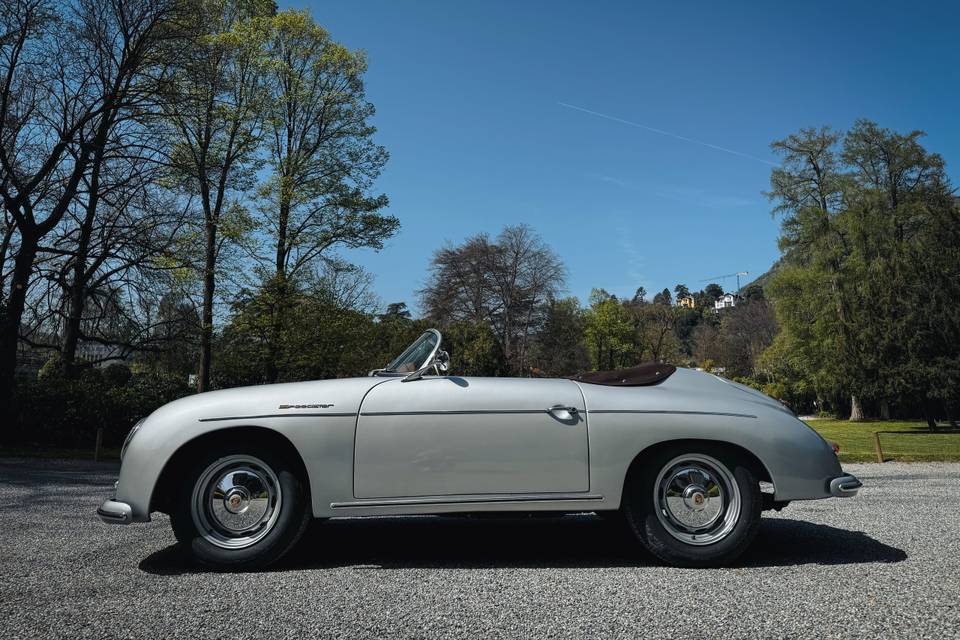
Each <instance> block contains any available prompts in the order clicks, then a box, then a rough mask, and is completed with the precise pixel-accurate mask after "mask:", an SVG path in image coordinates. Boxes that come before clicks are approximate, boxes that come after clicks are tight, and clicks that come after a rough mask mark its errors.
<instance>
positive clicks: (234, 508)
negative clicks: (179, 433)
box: [170, 443, 310, 570]
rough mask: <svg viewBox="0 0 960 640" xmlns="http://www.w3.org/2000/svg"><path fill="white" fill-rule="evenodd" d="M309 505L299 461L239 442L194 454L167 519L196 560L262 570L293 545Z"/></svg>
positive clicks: (302, 529) (302, 528)
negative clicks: (300, 473) (209, 451)
mask: <svg viewBox="0 0 960 640" xmlns="http://www.w3.org/2000/svg"><path fill="white" fill-rule="evenodd" d="M251 451H256V453H255V454H254V453H251ZM307 504H308V503H307V490H306V486H305V484H304V482H303V480H302V479H301V478H300V476H299V474H298V472H297V465H295V464H293V463H292V462H291V461H290V460H289V459H288V458H287V457H286V456H283V455H281V454H278V453H276V452H274V451H271V450H268V449H264V447H263V446H262V445H261V446H256V445H255V444H253V443H248V444H246V445H244V444H239V445H235V446H231V447H224V448H222V449H220V450H219V451H216V452H211V453H208V454H205V455H203V454H201V455H197V456H194V457H193V459H192V460H191V461H190V462H189V463H188V464H187V465H186V467H185V473H183V474H182V476H181V481H180V484H179V487H178V490H177V491H176V496H175V498H174V508H173V509H171V513H170V520H171V524H172V526H173V532H174V534H175V535H176V537H177V540H178V541H179V542H180V543H181V545H183V547H184V548H185V549H187V550H188V551H189V553H190V555H191V556H192V557H193V558H194V559H195V560H196V561H198V562H199V563H201V564H203V565H206V566H209V567H213V568H216V569H241V570H247V569H261V568H263V567H266V566H267V565H269V564H271V563H273V562H276V561H277V560H279V559H280V558H281V557H282V556H283V555H284V554H285V553H286V552H287V551H289V550H290V549H291V548H292V547H293V546H294V545H295V544H296V542H297V540H298V539H299V538H300V536H301V535H302V534H303V531H304V529H305V528H306V526H307V523H308V522H309V519H310V512H309V509H308V508H307Z"/></svg>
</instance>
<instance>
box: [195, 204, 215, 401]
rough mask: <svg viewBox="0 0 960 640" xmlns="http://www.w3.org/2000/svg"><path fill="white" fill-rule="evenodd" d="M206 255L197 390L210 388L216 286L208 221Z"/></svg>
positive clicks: (212, 237)
mask: <svg viewBox="0 0 960 640" xmlns="http://www.w3.org/2000/svg"><path fill="white" fill-rule="evenodd" d="M204 230H205V232H206V241H207V242H206V250H205V252H206V255H205V256H204V257H205V264H204V269H203V305H202V309H201V312H200V370H199V371H198V373H197V391H198V392H200V393H203V392H204V391H209V390H210V363H211V354H212V343H213V294H214V289H215V287H216V273H215V270H216V261H217V226H216V224H215V223H213V222H212V221H208V222H207V223H206V225H205V227H204Z"/></svg>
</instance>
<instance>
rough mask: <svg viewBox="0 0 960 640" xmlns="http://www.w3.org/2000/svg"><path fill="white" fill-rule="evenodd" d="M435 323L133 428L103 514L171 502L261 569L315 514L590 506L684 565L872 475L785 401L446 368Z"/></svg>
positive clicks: (599, 377)
mask: <svg viewBox="0 0 960 640" xmlns="http://www.w3.org/2000/svg"><path fill="white" fill-rule="evenodd" d="M440 346H441V336H440V333H439V332H438V331H436V330H433V329H431V330H429V331H427V332H426V333H424V334H423V335H422V336H420V338H419V339H417V341H416V342H414V344H412V345H411V346H410V347H409V348H408V349H407V350H406V351H404V352H403V353H402V354H401V355H400V356H399V357H398V358H397V359H396V360H394V361H393V362H392V363H390V364H389V365H387V366H386V367H384V368H383V369H379V370H376V371H373V372H371V373H370V375H369V376H367V377H363V378H352V379H343V380H325V381H316V382H297V383H289V384H275V385H268V386H261V387H247V388H240V389H229V390H224V391H213V392H210V393H203V394H199V395H196V396H191V397H187V398H183V399H181V400H177V401H175V402H171V403H170V404H167V405H166V406H163V407H161V408H159V409H157V410H156V411H154V412H153V413H152V414H150V415H149V416H148V417H147V418H145V419H143V420H141V421H140V422H138V423H137V424H136V426H134V427H133V429H132V430H131V431H130V435H129V436H128V437H127V440H126V442H125V444H124V446H123V451H122V454H121V457H122V460H123V463H122V466H121V469H120V479H119V481H118V482H117V484H116V490H115V494H114V496H113V497H112V498H110V499H109V500H107V501H106V502H104V503H103V505H102V506H101V507H100V508H99V509H98V513H99V515H100V517H101V518H102V519H103V520H104V521H105V522H109V523H118V524H128V523H132V522H145V521H148V520H149V519H150V514H151V513H152V512H155V511H159V512H164V513H168V514H169V515H170V521H171V524H172V526H173V531H174V533H175V535H176V537H177V539H178V540H179V541H180V543H181V545H182V546H183V547H184V548H185V549H187V550H188V551H189V553H191V554H192V555H193V557H194V558H195V559H196V560H198V561H199V562H201V563H203V564H206V565H209V566H213V567H218V568H230V567H236V568H256V567H263V566H266V565H268V564H270V563H271V562H274V561H276V560H277V559H279V558H280V557H281V556H283V555H284V553H286V552H287V551H288V550H289V549H290V548H291V547H293V545H294V544H295V543H296V542H297V539H298V538H299V537H300V535H301V534H302V532H303V531H304V529H305V528H306V525H307V523H308V522H309V520H310V518H311V517H312V518H335V517H338V516H350V517H355V516H382V515H407V514H464V513H467V514H469V513H480V512H483V513H490V512H523V513H533V512H553V513H580V512H591V511H593V512H597V513H598V514H599V515H610V516H616V517H618V518H621V517H622V518H623V519H624V520H625V521H626V523H627V524H628V526H629V527H630V529H631V530H632V531H633V533H634V534H635V535H636V538H637V539H638V540H639V542H640V543H641V544H642V545H644V546H645V547H646V548H647V549H649V550H650V551H651V552H652V553H653V554H655V555H656V556H657V557H659V558H660V559H662V560H664V561H666V562H668V563H671V564H675V565H682V566H709V565H717V564H722V563H728V562H730V561H732V560H733V559H734V558H736V557H737V556H738V555H739V554H740V553H742V552H743V551H744V550H745V549H746V547H747V546H748V545H749V544H750V542H751V540H752V539H753V537H754V535H755V534H756V532H757V528H758V526H759V523H760V513H761V511H762V510H764V509H770V508H782V507H783V506H784V505H786V504H787V503H788V502H789V501H791V500H810V499H816V498H828V497H831V496H834V497H849V496H853V495H855V494H856V493H857V490H858V489H859V487H860V486H861V483H860V482H859V481H858V480H857V479H856V478H855V477H853V476H852V475H849V474H845V473H843V472H842V470H841V469H840V464H839V462H838V461H837V457H836V455H835V453H834V450H833V448H832V447H831V446H830V445H829V444H828V443H827V442H825V441H824V440H823V439H822V438H821V437H820V436H819V435H817V433H815V432H814V431H813V430H812V429H810V428H809V427H807V425H805V424H804V423H803V422H801V421H800V420H798V419H797V418H796V417H795V416H794V415H793V413H791V412H790V411H789V410H788V409H786V408H785V407H784V406H783V405H781V404H780V403H779V402H777V401H776V400H773V399H771V398H768V397H767V396H765V395H763V394H761V393H758V392H756V391H754V390H752V389H750V388H748V387H744V386H742V385H739V384H736V383H734V382H730V381H728V380H724V379H722V378H719V377H717V376H713V375H710V374H707V373H702V372H699V371H693V370H688V369H676V368H675V367H673V366H671V365H665V364H650V365H641V366H639V367H636V368H633V369H626V370H622V371H611V372H600V373H592V374H585V375H581V376H578V377H576V378H572V379H537V378H474V377H459V376H456V375H447V374H446V373H445V372H446V370H447V363H448V361H449V358H448V356H447V354H446V353H445V352H444V351H442V350H441V349H440Z"/></svg>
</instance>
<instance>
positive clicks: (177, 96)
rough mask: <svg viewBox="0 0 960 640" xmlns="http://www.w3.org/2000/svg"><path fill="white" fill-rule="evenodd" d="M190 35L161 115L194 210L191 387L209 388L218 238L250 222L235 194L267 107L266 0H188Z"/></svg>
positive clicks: (269, 5)
mask: <svg viewBox="0 0 960 640" xmlns="http://www.w3.org/2000/svg"><path fill="white" fill-rule="evenodd" d="M185 6H186V7H187V8H188V11H189V18H188V20H190V21H191V22H192V23H193V25H194V29H195V33H196V36H195V37H194V38H193V39H192V41H190V42H189V43H186V44H185V45H184V44H181V46H184V48H185V51H184V52H183V53H182V56H183V58H184V59H185V61H184V62H183V63H182V64H180V65H178V66H177V68H176V71H175V73H174V78H173V81H172V82H170V83H168V85H167V87H168V88H167V95H166V96H165V100H164V101H163V104H164V108H165V113H164V115H165V118H166V120H167V122H168V123H169V125H170V127H171V129H172V135H173V136H175V139H174V143H173V151H172V152H171V158H170V179H171V181H172V183H173V184H176V183H177V182H179V184H180V186H181V187H182V188H184V190H185V191H187V192H188V193H191V194H194V195H195V196H196V197H197V200H198V202H199V208H200V212H199V213H200V220H199V221H198V226H199V227H200V237H201V238H202V241H201V243H202V249H201V251H200V253H201V255H202V258H201V264H202V266H201V267H200V268H199V272H200V273H201V274H202V303H201V314H200V322H201V328H200V359H199V373H198V376H197V390H198V391H206V390H207V389H208V388H209V387H210V378H211V361H212V348H213V337H214V336H213V313H214V303H215V296H216V291H217V270H218V266H219V262H220V258H221V256H222V250H223V247H224V244H225V242H228V241H229V240H237V239H238V237H239V236H241V235H242V234H243V231H244V230H249V228H250V226H251V225H250V221H249V216H248V215H247V212H246V210H245V208H244V207H243V206H242V205H241V203H240V199H241V195H240V194H242V193H243V192H245V191H247V190H249V189H250V188H251V187H252V186H253V184H254V182H255V170H256V169H257V167H256V165H255V163H254V159H255V156H256V152H257V149H258V147H259V144H260V140H261V138H260V136H261V128H260V127H261V124H262V117H263V113H264V112H265V107H266V91H265V78H264V74H263V66H262V64H261V52H262V49H263V46H264V41H265V38H266V32H265V31H264V30H263V29H262V27H261V26H260V25H259V23H258V21H257V20H256V18H258V17H263V16H269V15H272V14H273V13H274V12H275V11H276V5H275V4H274V3H273V2H272V0H246V1H239V0H238V1H233V0H188V2H186V4H185Z"/></svg>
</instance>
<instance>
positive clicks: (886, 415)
mask: <svg viewBox="0 0 960 640" xmlns="http://www.w3.org/2000/svg"><path fill="white" fill-rule="evenodd" d="M880 419H881V420H889V419H890V403H889V402H887V401H886V400H881V401H880Z"/></svg>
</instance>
